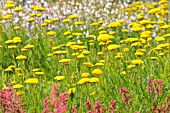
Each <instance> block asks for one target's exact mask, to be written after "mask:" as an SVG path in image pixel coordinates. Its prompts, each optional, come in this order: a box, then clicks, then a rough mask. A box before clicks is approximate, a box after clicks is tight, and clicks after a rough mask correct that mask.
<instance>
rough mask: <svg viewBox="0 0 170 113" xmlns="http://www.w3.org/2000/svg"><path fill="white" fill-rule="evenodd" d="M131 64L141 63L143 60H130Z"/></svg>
mask: <svg viewBox="0 0 170 113" xmlns="http://www.w3.org/2000/svg"><path fill="white" fill-rule="evenodd" d="M132 64H133V65H143V64H144V61H142V60H132Z"/></svg>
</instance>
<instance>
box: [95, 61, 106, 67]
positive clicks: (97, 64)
mask: <svg viewBox="0 0 170 113" xmlns="http://www.w3.org/2000/svg"><path fill="white" fill-rule="evenodd" d="M95 66H104V64H103V63H101V62H99V63H96V64H95Z"/></svg>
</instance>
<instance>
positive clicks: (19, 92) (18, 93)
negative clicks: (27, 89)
mask: <svg viewBox="0 0 170 113" xmlns="http://www.w3.org/2000/svg"><path fill="white" fill-rule="evenodd" d="M16 94H17V95H18V96H21V95H23V94H24V92H23V91H18V92H16Z"/></svg>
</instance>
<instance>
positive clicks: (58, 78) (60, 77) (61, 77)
mask: <svg viewBox="0 0 170 113" xmlns="http://www.w3.org/2000/svg"><path fill="white" fill-rule="evenodd" d="M64 78H65V76H56V77H54V79H55V80H58V81H60V80H63V79H64Z"/></svg>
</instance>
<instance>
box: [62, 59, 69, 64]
mask: <svg viewBox="0 0 170 113" xmlns="http://www.w3.org/2000/svg"><path fill="white" fill-rule="evenodd" d="M70 62H71V59H61V60H60V61H59V63H62V64H70Z"/></svg>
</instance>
